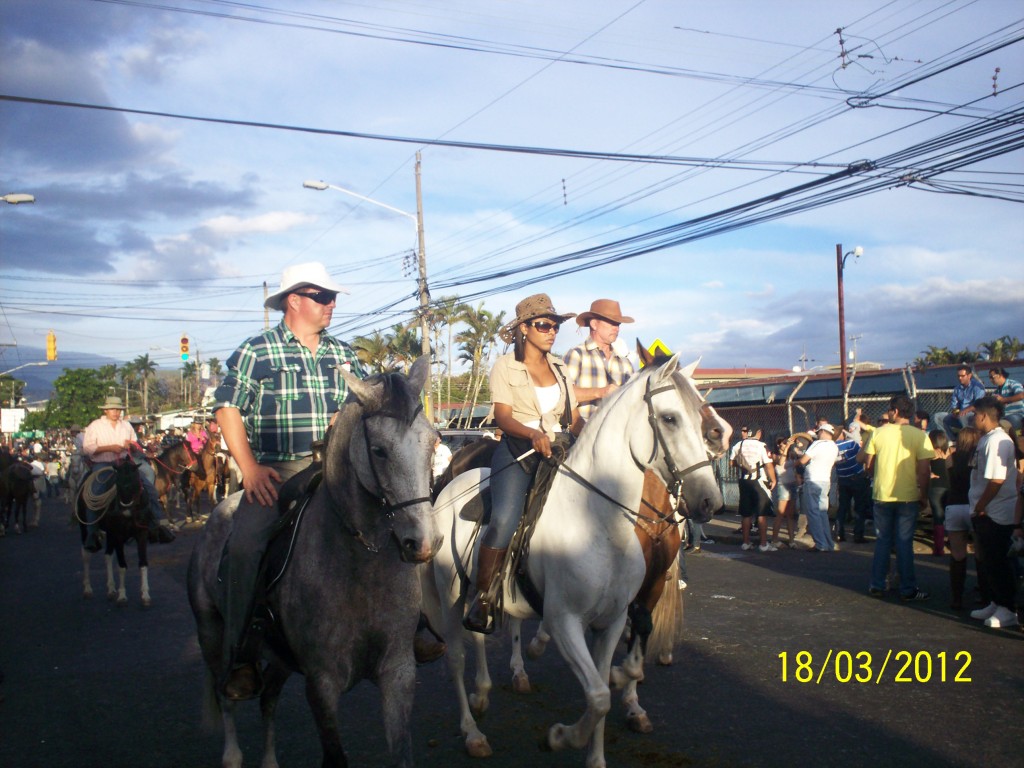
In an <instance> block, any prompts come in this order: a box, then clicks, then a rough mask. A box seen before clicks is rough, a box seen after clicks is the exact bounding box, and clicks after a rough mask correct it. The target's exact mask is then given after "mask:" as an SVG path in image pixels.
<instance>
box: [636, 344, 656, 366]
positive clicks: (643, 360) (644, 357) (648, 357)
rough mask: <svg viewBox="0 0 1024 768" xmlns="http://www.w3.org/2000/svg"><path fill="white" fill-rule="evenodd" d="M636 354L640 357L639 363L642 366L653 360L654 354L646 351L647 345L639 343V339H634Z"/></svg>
mask: <svg viewBox="0 0 1024 768" xmlns="http://www.w3.org/2000/svg"><path fill="white" fill-rule="evenodd" d="M636 354H637V356H638V357H639V358H640V364H641V367H643V368H646V367H647V366H648V365H650V364H651V363H653V362H654V355H652V354H651V353H650V352H648V351H647V347H645V346H644V345H643V344H641V343H640V339H637V340H636Z"/></svg>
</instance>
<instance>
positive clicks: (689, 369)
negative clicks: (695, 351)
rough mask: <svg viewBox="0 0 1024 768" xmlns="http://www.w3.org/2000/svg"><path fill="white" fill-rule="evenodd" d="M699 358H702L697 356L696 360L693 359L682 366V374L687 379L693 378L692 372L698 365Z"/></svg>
mask: <svg viewBox="0 0 1024 768" xmlns="http://www.w3.org/2000/svg"><path fill="white" fill-rule="evenodd" d="M701 359H702V358H700V357H698V358H697V359H696V360H694V361H693V362H692V363H690V364H689V365H688V366H686V367H685V368H683V370H682V374H683V376H685V377H686V378H688V379H692V378H693V372H694V371H696V370H697V366H698V365H700V361H701Z"/></svg>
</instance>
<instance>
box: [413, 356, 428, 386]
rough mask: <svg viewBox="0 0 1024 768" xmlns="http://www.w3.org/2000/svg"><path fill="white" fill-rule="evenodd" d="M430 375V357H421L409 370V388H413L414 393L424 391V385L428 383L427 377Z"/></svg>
mask: <svg viewBox="0 0 1024 768" xmlns="http://www.w3.org/2000/svg"><path fill="white" fill-rule="evenodd" d="M429 374H430V356H429V355H420V356H419V357H417V358H416V362H415V363H413V364H412V367H411V368H410V369H409V376H408V378H409V386H410V387H412V391H413V392H417V393H418V392H420V391H422V389H423V385H424V384H425V383H426V381H427V376H428V375H429Z"/></svg>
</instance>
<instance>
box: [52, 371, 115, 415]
mask: <svg viewBox="0 0 1024 768" xmlns="http://www.w3.org/2000/svg"><path fill="white" fill-rule="evenodd" d="M115 380H116V379H115V367H114V366H112V365H107V366H103V367H102V368H99V369H90V368H75V369H70V368H65V369H64V373H63V374H61V375H60V376H58V377H57V379H56V380H55V381H54V382H53V396H52V397H51V398H50V400H49V402H47V404H46V410H45V411H44V412H43V413H44V416H43V421H44V428H45V429H67V428H68V427H70V426H71V425H72V424H78V425H79V426H82V427H84V426H85V425H86V424H88V423H89V422H90V421H92V420H93V419H95V418H96V417H97V416H99V415H100V411H99V406H100V404H101V403H102V402H103V400H104V398H105V397H106V396H107V394H108V393H109V392H110V390H111V386H110V382H111V381H115Z"/></svg>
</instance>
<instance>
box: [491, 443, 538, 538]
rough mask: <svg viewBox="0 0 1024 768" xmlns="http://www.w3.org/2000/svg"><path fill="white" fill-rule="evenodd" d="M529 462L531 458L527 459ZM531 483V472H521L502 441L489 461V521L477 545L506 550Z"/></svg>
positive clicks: (521, 512) (521, 515)
mask: <svg viewBox="0 0 1024 768" xmlns="http://www.w3.org/2000/svg"><path fill="white" fill-rule="evenodd" d="M531 458H532V457H531ZM531 482H533V472H525V471H523V467H521V466H518V465H516V459H515V457H514V456H513V455H512V453H511V450H510V448H509V441H508V440H502V441H501V442H500V443H499V444H498V448H497V450H495V451H494V457H493V458H492V459H491V519H490V522H489V523H488V524H487V528H486V529H485V530H484V532H483V534H482V535H481V536H480V543H481V544H482V545H483V546H485V547H491V548H493V549H506V548H507V547H508V545H509V542H511V541H512V534H514V533H515V532H516V528H517V527H518V526H519V521H520V519H522V517H523V507H524V506H525V505H526V494H527V493H528V492H529V490H530V483H531Z"/></svg>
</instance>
